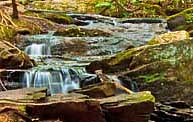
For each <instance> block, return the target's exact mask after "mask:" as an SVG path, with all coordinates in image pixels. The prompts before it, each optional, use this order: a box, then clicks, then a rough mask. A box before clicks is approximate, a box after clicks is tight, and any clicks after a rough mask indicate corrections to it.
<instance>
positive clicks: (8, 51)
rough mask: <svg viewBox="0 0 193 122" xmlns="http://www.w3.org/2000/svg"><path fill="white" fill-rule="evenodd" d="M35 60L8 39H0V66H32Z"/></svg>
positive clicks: (14, 67) (2, 67)
mask: <svg viewBox="0 0 193 122" xmlns="http://www.w3.org/2000/svg"><path fill="white" fill-rule="evenodd" d="M34 65H35V62H34V61H33V60H31V59H30V57H29V56H27V55H26V54H25V53H24V52H22V51H21V50H19V49H18V48H17V47H15V46H14V45H12V44H11V43H9V42H7V41H0V68H1V69H4V68H9V69H16V68H30V67H33V66H34Z"/></svg>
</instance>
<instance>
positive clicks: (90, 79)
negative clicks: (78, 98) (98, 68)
mask: <svg viewBox="0 0 193 122" xmlns="http://www.w3.org/2000/svg"><path fill="white" fill-rule="evenodd" d="M97 83H100V80H99V79H98V78H97V77H96V76H86V77H84V78H82V79H81V81H80V87H81V88H82V87H86V86H88V85H93V84H97Z"/></svg>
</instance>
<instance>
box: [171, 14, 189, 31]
mask: <svg viewBox="0 0 193 122" xmlns="http://www.w3.org/2000/svg"><path fill="white" fill-rule="evenodd" d="M184 24H186V19H185V17H184V16H182V15H179V16H176V17H175V18H173V19H170V20H168V28H169V29H170V30H173V29H175V28H176V27H177V26H180V25H184Z"/></svg>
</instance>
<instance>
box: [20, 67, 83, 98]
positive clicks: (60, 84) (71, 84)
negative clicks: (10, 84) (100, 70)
mask: <svg viewBox="0 0 193 122" xmlns="http://www.w3.org/2000/svg"><path fill="white" fill-rule="evenodd" d="M79 81H80V78H79V75H78V73H77V72H76V70H74V69H68V68H64V69H60V70H38V69H37V70H31V71H27V72H25V73H24V74H23V78H22V83H23V84H24V87H35V88H39V87H46V88H48V92H49V93H51V94H52V95H53V94H57V93H67V92H68V91H70V90H73V89H78V88H79V87H80V86H79Z"/></svg>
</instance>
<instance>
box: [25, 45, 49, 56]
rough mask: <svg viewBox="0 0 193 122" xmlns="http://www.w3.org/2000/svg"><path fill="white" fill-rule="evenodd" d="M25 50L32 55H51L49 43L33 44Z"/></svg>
mask: <svg viewBox="0 0 193 122" xmlns="http://www.w3.org/2000/svg"><path fill="white" fill-rule="evenodd" d="M25 52H26V53H27V54H28V55H32V56H42V55H51V51H50V47H49V46H48V45H47V44H35V43H33V44H31V45H29V46H27V47H26V48H25Z"/></svg>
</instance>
